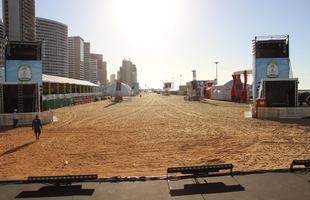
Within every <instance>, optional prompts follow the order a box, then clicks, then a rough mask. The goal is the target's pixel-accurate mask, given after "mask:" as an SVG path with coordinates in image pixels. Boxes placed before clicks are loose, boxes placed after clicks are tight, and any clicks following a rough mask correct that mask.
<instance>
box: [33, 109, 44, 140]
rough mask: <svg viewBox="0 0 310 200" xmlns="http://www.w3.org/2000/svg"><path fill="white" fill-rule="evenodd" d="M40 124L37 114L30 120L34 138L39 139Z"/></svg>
mask: <svg viewBox="0 0 310 200" xmlns="http://www.w3.org/2000/svg"><path fill="white" fill-rule="evenodd" d="M42 128H43V127H42V124H41V120H40V119H39V116H38V115H36V118H35V119H33V121H32V130H33V132H34V134H35V135H36V139H37V140H38V139H40V135H41V129H42Z"/></svg>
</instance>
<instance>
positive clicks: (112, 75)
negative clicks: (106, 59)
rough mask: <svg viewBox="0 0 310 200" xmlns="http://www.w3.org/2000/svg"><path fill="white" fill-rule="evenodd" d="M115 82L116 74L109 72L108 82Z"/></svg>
mask: <svg viewBox="0 0 310 200" xmlns="http://www.w3.org/2000/svg"><path fill="white" fill-rule="evenodd" d="M115 82H116V75H115V74H111V75H110V84H111V85H112V84H114V83H115Z"/></svg>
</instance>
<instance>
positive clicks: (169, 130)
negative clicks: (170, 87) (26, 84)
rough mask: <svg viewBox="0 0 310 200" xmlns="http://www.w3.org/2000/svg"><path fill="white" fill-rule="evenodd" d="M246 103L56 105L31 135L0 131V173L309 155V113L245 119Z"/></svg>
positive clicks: (139, 170)
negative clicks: (296, 118) (298, 116)
mask: <svg viewBox="0 0 310 200" xmlns="http://www.w3.org/2000/svg"><path fill="white" fill-rule="evenodd" d="M248 109H249V108H248V106H247V105H244V104H235V103H229V102H219V101H208V103H200V102H188V101H184V100H183V97H181V96H169V97H165V96H161V95H157V94H147V95H144V96H143V97H142V98H139V97H133V98H128V99H126V101H124V102H122V103H119V104H115V105H112V104H111V102H110V101H101V102H96V103H91V104H86V105H80V106H74V107H66V108H61V109H57V110H55V111H54V115H55V116H56V117H57V118H58V122H54V123H53V124H49V125H46V126H44V129H43V133H42V137H41V139H40V141H38V142H36V141H35V138H34V135H33V133H32V131H31V128H30V127H23V128H17V129H14V130H2V131H1V132H0V179H18V178H25V177H27V176H34V175H65V174H85V173H97V174H98V175H99V176H100V177H108V176H117V175H121V176H129V175H163V174H165V173H166V169H167V167H171V166H187V165H201V164H215V163H233V164H234V165H235V168H236V169H237V170H252V169H271V168H283V167H289V164H290V162H291V161H292V160H293V159H309V158H310V120H309V119H307V120H306V119H305V120H299V121H291V120H290V121H269V120H257V119H245V118H244V111H247V110H248ZM66 160H67V161H68V164H65V161H66Z"/></svg>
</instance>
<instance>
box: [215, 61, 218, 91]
mask: <svg viewBox="0 0 310 200" xmlns="http://www.w3.org/2000/svg"><path fill="white" fill-rule="evenodd" d="M214 64H215V68H216V79H215V80H216V83H215V84H216V85H217V83H218V76H217V64H219V61H215V62H214Z"/></svg>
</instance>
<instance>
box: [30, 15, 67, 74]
mask: <svg viewBox="0 0 310 200" xmlns="http://www.w3.org/2000/svg"><path fill="white" fill-rule="evenodd" d="M36 38H37V41H41V42H42V65H43V73H45V74H50V75H54V76H62V77H69V64H68V26H67V25H65V24H63V23H60V22H57V21H54V20H50V19H44V18H39V17H37V18H36Z"/></svg>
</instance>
